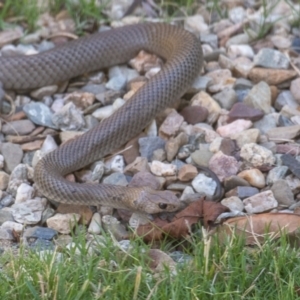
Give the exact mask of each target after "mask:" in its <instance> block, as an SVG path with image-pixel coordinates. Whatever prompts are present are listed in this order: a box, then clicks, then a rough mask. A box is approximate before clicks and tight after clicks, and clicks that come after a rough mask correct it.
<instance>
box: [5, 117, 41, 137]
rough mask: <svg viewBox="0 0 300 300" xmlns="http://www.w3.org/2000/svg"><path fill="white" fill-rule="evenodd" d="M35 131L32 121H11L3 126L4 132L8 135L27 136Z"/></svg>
mask: <svg viewBox="0 0 300 300" xmlns="http://www.w3.org/2000/svg"><path fill="white" fill-rule="evenodd" d="M34 129H35V126H34V124H33V123H32V122H31V121H30V120H17V121H11V122H9V123H7V124H3V125H2V132H3V133H4V134H7V135H27V134H29V133H31V132H32V131H33V130H34Z"/></svg>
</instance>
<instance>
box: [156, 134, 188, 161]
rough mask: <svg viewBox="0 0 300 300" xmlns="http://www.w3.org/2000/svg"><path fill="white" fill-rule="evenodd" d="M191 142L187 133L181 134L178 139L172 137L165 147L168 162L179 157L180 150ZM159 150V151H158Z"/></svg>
mask: <svg viewBox="0 0 300 300" xmlns="http://www.w3.org/2000/svg"><path fill="white" fill-rule="evenodd" d="M188 140H189V137H188V135H187V134H186V133H184V132H181V133H180V134H179V135H178V136H177V137H175V138H173V137H171V138H170V139H169V140H168V141H167V142H166V145H165V150H166V154H167V160H168V161H172V160H173V159H174V157H175V156H176V155H177V153H178V150H179V148H180V147H181V146H183V145H185V144H186V143H187V142H188ZM158 150H159V149H158Z"/></svg>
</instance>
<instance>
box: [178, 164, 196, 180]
mask: <svg viewBox="0 0 300 300" xmlns="http://www.w3.org/2000/svg"><path fill="white" fill-rule="evenodd" d="M197 174H198V170H197V168H196V167H195V166H193V165H190V164H187V165H184V166H183V167H181V168H180V170H179V172H178V179H179V180H180V181H190V180H193V179H194V178H195V177H196V176H197Z"/></svg>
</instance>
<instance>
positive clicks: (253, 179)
mask: <svg viewBox="0 0 300 300" xmlns="http://www.w3.org/2000/svg"><path fill="white" fill-rule="evenodd" d="M238 176H239V177H241V178H243V179H245V180H247V181H248V182H249V183H250V184H251V185H252V186H254V187H257V188H263V187H265V185H266V182H265V176H264V174H263V173H262V172H261V171H260V170H258V169H249V170H244V171H242V172H240V173H239V174H238Z"/></svg>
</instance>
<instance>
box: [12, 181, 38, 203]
mask: <svg viewBox="0 0 300 300" xmlns="http://www.w3.org/2000/svg"><path fill="white" fill-rule="evenodd" d="M33 195H34V188H33V187H32V186H30V185H29V184H26V183H21V185H20V186H19V187H18V189H17V195H16V200H15V203H22V202H25V201H26V200H30V199H32V198H33Z"/></svg>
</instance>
